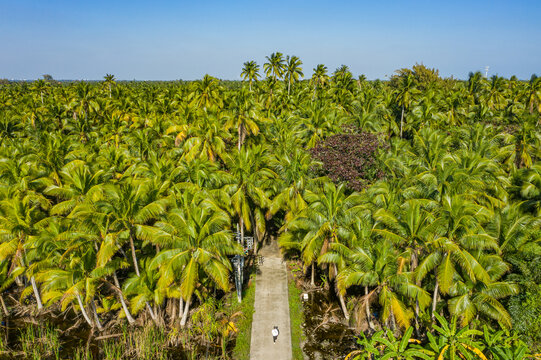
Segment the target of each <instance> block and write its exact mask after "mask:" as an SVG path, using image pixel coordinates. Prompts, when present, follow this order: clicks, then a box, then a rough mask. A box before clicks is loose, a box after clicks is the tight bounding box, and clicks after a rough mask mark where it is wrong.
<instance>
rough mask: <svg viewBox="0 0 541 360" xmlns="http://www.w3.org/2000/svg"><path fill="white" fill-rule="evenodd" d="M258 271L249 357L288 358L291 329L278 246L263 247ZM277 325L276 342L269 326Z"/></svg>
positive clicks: (284, 275)
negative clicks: (261, 262) (261, 261)
mask: <svg viewBox="0 0 541 360" xmlns="http://www.w3.org/2000/svg"><path fill="white" fill-rule="evenodd" d="M259 254H260V255H262V256H263V264H262V265H261V266H260V267H259V268H260V270H261V273H258V274H257V276H256V285H255V302H254V310H255V311H254V318H253V322H252V342H251V345H250V359H251V360H266V359H269V360H290V359H291V330H290V326H289V301H288V292H287V270H286V264H285V263H284V262H282V257H281V255H280V251H279V250H278V246H277V245H276V242H275V241H274V242H273V244H272V245H269V246H267V247H264V248H263V249H261V251H260V252H259ZM275 325H276V326H278V329H279V330H280V335H279V336H278V340H276V344H275V343H273V341H272V334H271V330H272V328H273V327H274V326H275Z"/></svg>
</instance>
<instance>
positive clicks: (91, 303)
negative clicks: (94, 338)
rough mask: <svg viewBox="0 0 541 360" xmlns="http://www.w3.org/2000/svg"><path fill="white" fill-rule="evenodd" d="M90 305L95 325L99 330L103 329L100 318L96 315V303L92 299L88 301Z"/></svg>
mask: <svg viewBox="0 0 541 360" xmlns="http://www.w3.org/2000/svg"><path fill="white" fill-rule="evenodd" d="M90 307H91V308H92V315H93V316H94V321H95V322H96V327H97V328H98V330H99V331H103V326H102V325H101V322H100V318H99V316H98V311H97V310H96V304H95V303H94V299H92V300H91V301H90Z"/></svg>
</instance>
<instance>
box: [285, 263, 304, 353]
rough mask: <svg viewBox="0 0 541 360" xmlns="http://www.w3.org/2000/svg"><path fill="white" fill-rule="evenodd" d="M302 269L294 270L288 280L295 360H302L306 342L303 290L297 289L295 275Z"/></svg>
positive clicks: (292, 345)
mask: <svg viewBox="0 0 541 360" xmlns="http://www.w3.org/2000/svg"><path fill="white" fill-rule="evenodd" d="M299 270H300V269H298V268H294V269H292V270H291V272H292V274H291V275H290V277H289V279H288V285H287V287H288V294H289V321H290V327H291V329H290V330H291V347H292V349H291V350H292V353H293V359H294V360H302V359H303V352H302V347H301V346H302V344H303V342H304V340H305V336H304V330H303V323H304V314H303V306H302V302H301V296H302V290H301V289H299V288H297V286H296V284H295V278H296V275H295V273H296V272H298V271H299Z"/></svg>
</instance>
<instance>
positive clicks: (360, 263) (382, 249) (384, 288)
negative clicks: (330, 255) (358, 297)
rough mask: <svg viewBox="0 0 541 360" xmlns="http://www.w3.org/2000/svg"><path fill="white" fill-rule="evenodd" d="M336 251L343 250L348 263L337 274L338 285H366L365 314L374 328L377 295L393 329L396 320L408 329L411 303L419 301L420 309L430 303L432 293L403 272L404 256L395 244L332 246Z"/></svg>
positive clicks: (342, 288) (348, 286) (383, 318)
mask: <svg viewBox="0 0 541 360" xmlns="http://www.w3.org/2000/svg"><path fill="white" fill-rule="evenodd" d="M332 250H333V251H334V252H338V253H340V252H341V253H343V256H344V258H345V263H346V266H345V267H344V268H343V269H342V270H341V271H340V273H339V274H338V277H337V286H338V289H339V290H340V291H341V292H345V291H346V290H347V289H348V288H350V287H352V286H356V285H358V286H363V287H364V293H365V295H364V299H363V302H364V304H365V309H364V310H365V317H366V319H367V322H368V324H369V326H370V327H371V328H373V325H372V324H371V321H370V318H371V312H370V303H371V302H373V301H374V298H375V297H377V298H378V300H379V303H380V305H381V307H382V313H381V319H382V320H383V321H385V322H386V323H387V324H390V325H391V326H392V327H393V328H394V327H396V322H398V324H399V325H400V326H401V327H403V328H407V327H409V325H410V321H411V318H412V311H411V310H410V309H409V308H408V307H407V304H406V303H405V301H407V302H417V303H418V304H419V306H420V309H424V308H425V307H426V306H427V305H428V304H429V303H430V296H429V295H428V294H427V293H426V291H425V290H424V289H423V288H421V287H420V286H417V285H415V283H414V282H413V281H412V278H411V276H410V273H407V272H405V271H403V264H404V260H405V259H404V258H402V257H400V256H398V255H397V252H396V250H395V249H394V248H393V246H392V245H391V243H389V242H388V241H385V242H384V243H380V244H378V245H377V246H373V247H371V248H368V249H363V248H362V247H359V246H358V247H355V248H352V249H347V248H346V247H344V246H340V245H334V244H333V245H332Z"/></svg>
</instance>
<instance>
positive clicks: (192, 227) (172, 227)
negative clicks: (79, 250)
mask: <svg viewBox="0 0 541 360" xmlns="http://www.w3.org/2000/svg"><path fill="white" fill-rule="evenodd" d="M229 227H230V219H229V216H228V215H227V213H226V212H225V211H223V210H221V209H220V208H219V207H218V206H216V204H214V203H213V202H212V201H211V200H209V199H207V198H205V195H202V194H198V195H192V194H189V193H188V192H186V193H184V195H183V196H182V199H181V201H180V204H179V207H178V208H176V209H173V210H171V211H170V212H169V213H168V214H167V217H166V219H164V221H160V222H157V223H156V228H157V229H159V230H158V231H156V230H154V229H150V231H148V232H147V231H146V230H147V228H144V229H143V231H142V232H141V234H142V235H143V234H144V235H143V237H144V238H145V239H148V240H149V241H151V242H152V243H154V244H156V245H159V246H160V247H161V248H163V250H162V251H160V253H158V254H157V255H156V256H155V257H154V259H153V260H152V263H151V265H150V266H151V268H157V269H159V275H160V278H159V281H158V286H159V287H161V288H167V287H169V286H171V285H172V284H176V285H177V286H180V295H181V296H182V298H183V299H184V301H185V303H186V305H185V308H184V312H183V315H182V319H181V323H180V324H181V326H184V325H185V324H186V321H187V316H188V312H189V308H190V302H191V298H192V295H193V293H194V291H195V289H196V287H197V286H198V284H199V283H201V282H202V279H201V276H202V275H203V274H205V275H206V276H207V277H209V278H210V279H212V281H213V282H214V284H216V286H217V287H220V288H221V289H222V290H224V291H226V290H228V288H229V272H230V271H231V263H230V262H229V259H228V258H227V256H228V255H236V254H241V253H242V248H241V246H240V245H239V244H237V243H235V242H234V241H233V236H232V234H231V231H230V230H229ZM179 284H180V285H179Z"/></svg>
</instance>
